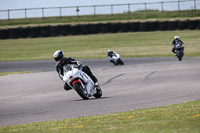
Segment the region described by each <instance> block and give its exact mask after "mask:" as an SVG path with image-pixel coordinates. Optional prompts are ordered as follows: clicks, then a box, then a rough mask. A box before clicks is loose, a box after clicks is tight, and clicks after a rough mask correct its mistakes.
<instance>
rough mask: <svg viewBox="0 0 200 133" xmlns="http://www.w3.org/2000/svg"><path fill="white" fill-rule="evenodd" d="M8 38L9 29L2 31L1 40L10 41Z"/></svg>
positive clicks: (0, 33)
mask: <svg viewBox="0 0 200 133" xmlns="http://www.w3.org/2000/svg"><path fill="white" fill-rule="evenodd" d="M8 38H10V31H9V29H3V30H0V39H8Z"/></svg>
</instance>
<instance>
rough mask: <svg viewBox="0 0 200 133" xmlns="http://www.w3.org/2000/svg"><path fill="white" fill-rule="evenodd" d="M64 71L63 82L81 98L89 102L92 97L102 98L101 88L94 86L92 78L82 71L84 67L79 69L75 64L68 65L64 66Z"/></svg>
mask: <svg viewBox="0 0 200 133" xmlns="http://www.w3.org/2000/svg"><path fill="white" fill-rule="evenodd" d="M63 70H64V77H63V81H64V82H65V83H67V84H68V85H69V86H70V87H71V88H72V89H74V90H75V91H76V92H77V93H78V94H79V96H80V97H81V98H83V99H84V100H87V99H89V97H92V96H94V97H95V98H100V97H101V96H102V90H101V88H100V87H99V86H98V87H95V86H94V82H93V81H92V79H91V78H90V76H88V75H87V74H86V73H85V72H83V71H82V67H78V66H77V65H73V64H67V65H65V66H63Z"/></svg>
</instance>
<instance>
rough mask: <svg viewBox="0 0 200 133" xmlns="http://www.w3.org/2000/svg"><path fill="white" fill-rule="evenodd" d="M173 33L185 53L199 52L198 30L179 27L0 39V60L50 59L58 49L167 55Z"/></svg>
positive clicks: (92, 54)
mask: <svg viewBox="0 0 200 133" xmlns="http://www.w3.org/2000/svg"><path fill="white" fill-rule="evenodd" d="M175 35H178V36H180V38H181V40H182V41H183V42H184V43H185V56H198V57H199V56H200V45H199V42H200V38H199V36H200V30H182V31H156V32H129V33H116V34H95V35H80V36H60V37H49V38H27V39H8V40H1V41H0V61H15V60H16V61H17V60H50V59H53V53H54V52H55V51H56V50H58V49H61V50H63V51H64V53H65V56H71V57H73V58H78V59H81V58H107V50H108V49H111V50H114V51H117V52H119V53H120V55H121V56H122V58H123V57H162V56H163V57H168V56H173V55H172V52H171V49H172V46H171V43H172V40H173V39H174V36H175Z"/></svg>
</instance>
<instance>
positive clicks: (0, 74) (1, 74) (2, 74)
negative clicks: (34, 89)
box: [0, 71, 39, 76]
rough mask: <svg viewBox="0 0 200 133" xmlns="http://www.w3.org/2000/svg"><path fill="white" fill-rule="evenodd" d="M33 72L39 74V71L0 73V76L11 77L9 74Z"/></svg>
mask: <svg viewBox="0 0 200 133" xmlns="http://www.w3.org/2000/svg"><path fill="white" fill-rule="evenodd" d="M33 72H39V71H23V72H0V76H4V75H11V74H23V73H33Z"/></svg>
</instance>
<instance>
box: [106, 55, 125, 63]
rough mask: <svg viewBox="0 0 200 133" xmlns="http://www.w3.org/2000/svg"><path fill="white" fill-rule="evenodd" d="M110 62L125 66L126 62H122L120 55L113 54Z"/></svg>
mask: <svg viewBox="0 0 200 133" xmlns="http://www.w3.org/2000/svg"><path fill="white" fill-rule="evenodd" d="M109 60H110V62H112V63H113V64H114V65H124V62H123V61H122V60H121V58H120V55H119V54H118V53H113V56H112V58H109Z"/></svg>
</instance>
